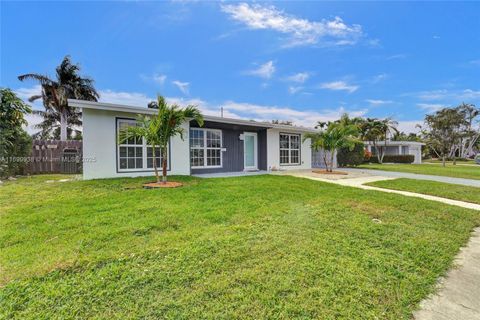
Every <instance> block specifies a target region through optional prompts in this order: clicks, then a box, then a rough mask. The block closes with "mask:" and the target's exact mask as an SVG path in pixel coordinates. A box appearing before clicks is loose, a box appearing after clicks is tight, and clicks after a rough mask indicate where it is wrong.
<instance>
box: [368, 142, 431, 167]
mask: <svg viewBox="0 0 480 320" xmlns="http://www.w3.org/2000/svg"><path fill="white" fill-rule="evenodd" d="M424 145H425V143H422V142H416V141H389V140H387V147H386V150H385V155H406V154H411V155H413V156H414V157H415V158H414V161H413V163H415V164H420V163H422V146H424ZM365 146H366V147H367V150H368V151H370V152H372V154H375V152H376V151H375V148H374V147H373V143H372V142H365ZM377 146H382V147H383V146H385V141H379V142H377Z"/></svg>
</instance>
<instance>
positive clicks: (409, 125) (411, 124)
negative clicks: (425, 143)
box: [397, 120, 423, 134]
mask: <svg viewBox="0 0 480 320" xmlns="http://www.w3.org/2000/svg"><path fill="white" fill-rule="evenodd" d="M422 124H423V120H410V121H398V126H397V129H398V131H400V132H405V133H407V134H408V133H411V132H412V133H418V132H420V129H419V128H418V127H417V125H422Z"/></svg>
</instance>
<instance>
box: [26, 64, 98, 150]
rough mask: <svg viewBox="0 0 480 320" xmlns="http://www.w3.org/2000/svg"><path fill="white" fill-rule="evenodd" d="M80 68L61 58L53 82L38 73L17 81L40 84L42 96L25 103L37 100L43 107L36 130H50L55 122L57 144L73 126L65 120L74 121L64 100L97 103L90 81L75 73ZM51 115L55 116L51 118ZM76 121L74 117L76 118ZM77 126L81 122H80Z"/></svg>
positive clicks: (36, 96) (95, 92) (73, 115)
mask: <svg viewBox="0 0 480 320" xmlns="http://www.w3.org/2000/svg"><path fill="white" fill-rule="evenodd" d="M79 71H80V66H79V65H78V64H72V62H71V60H70V56H66V57H65V58H63V61H62V63H61V64H60V65H59V66H58V67H57V68H56V79H55V80H53V79H50V78H49V77H47V76H44V75H41V74H38V73H27V74H23V75H21V76H19V77H18V79H19V80H20V81H24V80H30V79H31V80H35V81H38V82H39V83H40V86H41V87H42V92H41V94H39V95H34V96H32V97H30V98H29V99H28V100H29V101H30V102H32V101H35V100H37V99H42V100H43V106H44V107H45V114H40V115H42V116H44V125H43V126H42V125H40V127H41V128H42V129H43V128H46V127H50V126H53V123H57V122H59V123H60V125H59V127H60V140H62V141H65V140H67V127H68V125H69V122H70V124H73V122H78V121H69V118H71V117H75V116H76V114H75V110H73V109H72V108H70V107H69V106H68V99H81V100H88V101H97V99H98V98H99V95H98V93H97V91H96V90H95V87H94V86H93V82H94V81H93V80H92V79H90V78H85V77H81V76H80V75H79V74H78V72H79ZM52 114H56V115H54V116H52ZM77 118H78V114H77ZM80 125H81V122H80Z"/></svg>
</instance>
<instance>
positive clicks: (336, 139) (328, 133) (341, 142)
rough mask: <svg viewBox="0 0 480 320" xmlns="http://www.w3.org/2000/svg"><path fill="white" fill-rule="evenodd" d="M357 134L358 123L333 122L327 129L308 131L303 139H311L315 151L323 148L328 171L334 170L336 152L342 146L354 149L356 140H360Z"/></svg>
mask: <svg viewBox="0 0 480 320" xmlns="http://www.w3.org/2000/svg"><path fill="white" fill-rule="evenodd" d="M357 135H358V126H357V125H354V124H347V125H345V124H342V123H334V122H331V123H330V124H329V125H328V127H327V129H326V130H323V131H321V132H319V133H307V134H305V135H304V138H303V140H304V141H305V139H311V141H312V142H311V146H312V149H313V150H315V151H319V150H320V149H323V151H324V153H323V161H324V162H325V167H326V170H327V172H332V171H333V159H334V156H335V152H336V151H337V150H338V149H340V148H348V149H349V150H350V151H351V150H353V148H354V147H355V142H358V139H357V138H356V136H357ZM327 151H328V152H329V155H330V162H329V161H328V160H327Z"/></svg>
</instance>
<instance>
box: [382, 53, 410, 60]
mask: <svg viewBox="0 0 480 320" xmlns="http://www.w3.org/2000/svg"><path fill="white" fill-rule="evenodd" d="M406 57H407V55H406V54H404V53H398V54H394V55H391V56H388V57H387V58H386V60H398V59H405V58H406Z"/></svg>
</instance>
